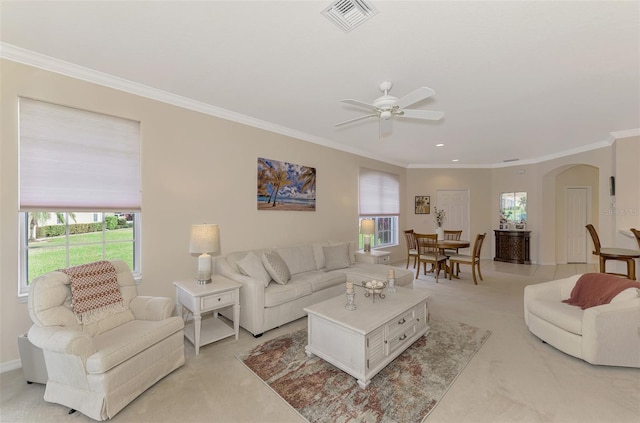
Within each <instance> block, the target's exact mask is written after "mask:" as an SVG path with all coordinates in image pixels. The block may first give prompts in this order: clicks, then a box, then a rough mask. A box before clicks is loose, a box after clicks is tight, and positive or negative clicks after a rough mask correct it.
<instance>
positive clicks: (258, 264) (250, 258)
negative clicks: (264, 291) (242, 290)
mask: <svg viewBox="0 0 640 423" xmlns="http://www.w3.org/2000/svg"><path fill="white" fill-rule="evenodd" d="M236 264H237V265H238V269H240V273H242V274H243V275H245V276H249V277H251V278H253V279H257V280H259V281H261V282H262V283H264V286H267V285H269V282H271V275H269V273H268V272H267V271H266V270H265V268H264V265H263V264H262V260H260V257H258V256H257V255H255V253H254V252H253V251H249V253H247V255H246V256H244V258H243V259H242V260H238V261H237V262H236Z"/></svg>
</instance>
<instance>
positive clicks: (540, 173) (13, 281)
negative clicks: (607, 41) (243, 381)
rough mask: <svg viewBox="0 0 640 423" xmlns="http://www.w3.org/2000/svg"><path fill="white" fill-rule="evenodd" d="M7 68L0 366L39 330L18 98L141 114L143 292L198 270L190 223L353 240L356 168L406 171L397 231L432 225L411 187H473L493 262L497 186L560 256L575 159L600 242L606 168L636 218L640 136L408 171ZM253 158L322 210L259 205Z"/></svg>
mask: <svg viewBox="0 0 640 423" xmlns="http://www.w3.org/2000/svg"><path fill="white" fill-rule="evenodd" d="M0 66H1V67H0V71H1V74H0V77H1V80H0V84H1V87H2V90H1V92H0V95H1V103H0V105H1V110H0V113H1V114H0V123H1V125H0V141H1V144H0V201H1V203H0V371H1V370H2V368H3V367H4V368H8V367H10V366H12V365H15V362H16V360H18V358H19V356H18V350H17V344H16V337H17V336H18V335H19V334H22V333H24V332H26V331H27V330H28V328H29V327H30V326H31V322H30V319H29V316H28V311H27V306H26V304H25V303H24V302H21V301H20V300H19V299H18V297H17V278H18V265H17V263H18V250H17V245H18V228H17V215H16V211H17V196H18V194H17V188H18V179H17V174H18V169H17V139H18V134H17V119H18V115H17V113H18V96H27V97H33V98H36V99H39V100H43V101H50V102H53V103H58V104H62V105H67V106H72V107H77V108H81V109H86V110H91V111H95V112H100V113H106V114H111V115H115V116H121V117H124V118H128V119H135V120H139V121H141V122H142V187H143V197H142V203H143V220H142V222H143V230H142V266H143V268H142V272H143V280H142V284H141V285H140V287H139V291H140V293H141V294H143V295H162V296H169V297H174V296H175V293H174V289H173V286H172V284H171V282H172V281H174V280H176V279H180V278H186V277H193V276H195V275H194V270H195V268H196V258H195V257H194V256H191V255H189V254H188V252H187V250H188V242H189V227H190V225H191V224H192V223H202V222H208V223H217V224H219V225H220V235H221V248H222V252H221V253H222V254H226V253H229V252H231V251H234V250H240V249H246V248H258V247H270V246H277V245H288V244H292V243H297V242H309V241H314V240H321V239H334V240H347V239H348V240H355V239H356V238H357V236H358V228H357V221H358V201H357V198H358V186H357V185H358V184H357V175H358V169H359V168H360V167H362V166H364V167H368V168H374V169H379V170H383V171H386V172H389V173H394V174H398V175H400V183H401V188H400V194H401V198H402V200H401V216H400V229H401V230H402V229H405V228H411V227H413V228H414V229H416V230H418V231H425V232H426V231H432V230H434V229H435V222H434V221H433V214H430V215H415V214H414V196H415V195H430V196H431V199H432V207H433V205H435V203H433V202H434V201H435V195H436V191H437V190H438V189H451V190H453V189H468V190H469V192H470V203H471V216H470V219H471V222H470V229H471V232H472V233H478V232H487V236H488V237H490V239H491V243H486V247H484V248H483V257H485V258H491V257H493V248H494V247H493V232H492V229H493V228H495V227H496V226H497V224H498V195H499V193H500V192H506V191H527V192H528V215H529V222H528V224H527V227H528V229H531V230H532V235H533V240H532V260H533V261H535V262H542V263H545V264H554V263H555V259H556V236H555V230H556V228H555V220H556V213H555V205H556V195H555V193H556V180H555V177H556V175H557V174H559V173H561V172H562V171H564V170H566V169H568V168H570V167H573V166H575V165H581V164H586V165H590V166H594V167H595V168H598V170H599V181H598V182H599V187H600V189H599V192H598V193H594V197H597V199H598V204H600V205H601V206H600V207H599V210H598V213H599V214H600V218H599V223H600V229H601V231H603V234H602V238H603V243H607V244H611V243H613V242H614V241H616V239H615V238H616V233H617V232H616V229H617V226H616V222H615V219H616V213H609V214H607V213H606V208H605V205H608V204H610V203H611V200H612V199H611V198H610V197H609V192H608V178H609V176H610V175H616V177H617V180H618V190H619V191H618V192H619V193H620V194H619V195H618V196H617V198H618V207H621V205H623V206H624V208H625V210H629V212H628V215H623V216H618V217H617V218H618V221H619V223H620V224H622V222H624V225H623V226H624V227H627V226H629V227H630V226H633V225H630V222H633V221H636V222H637V220H638V213H637V210H638V207H639V205H640V185H639V184H640V182H639V179H640V178H639V177H638V175H639V174H638V168H637V166H636V163H637V158H638V151H639V150H638V148H639V147H638V144H639V143H640V138H639V137H635V138H631V139H628V140H624V141H620V140H619V141H617V142H616V143H615V145H614V147H606V148H601V149H598V150H593V151H590V152H586V153H580V154H575V155H572V156H568V157H564V158H560V159H554V160H549V161H547V162H543V163H539V164H532V165H526V166H511V167H505V168H499V169H463V168H461V169H451V168H447V169H403V168H399V167H397V166H393V165H389V164H386V163H381V162H378V161H374V160H370V159H367V158H363V157H360V156H357V155H353V154H349V153H344V152H340V151H337V150H333V149H330V148H326V147H323V146H319V145H315V144H312V143H307V142H301V141H299V140H296V139H292V138H289V137H286V136H283V135H279V134H274V133H270V132H267V131H264V130H260V129H256V128H253V127H249V126H245V125H242V124H238V123H234V122H230V121H226V120H223V119H219V118H215V117H212V116H208V115H204V114H201V113H197V112H193V111H189V110H185V109H181V108H178V107H175V106H171V105H167V104H164V103H160V102H157V101H152V100H149V99H145V98H141V97H137V96H134V95H130V94H126V93H123V92H120V91H117V90H114V89H110V88H105V87H102V86H99V85H95V84H91V83H87V82H83V81H80V80H77V79H73V78H69V77H65V76H61V75H58V74H55V73H51V72H48V71H44V70H40V69H36V68H32V67H29V66H25V65H20V64H17V63H14V62H11V61H2V62H0ZM614 150H615V157H614ZM634 154H635V156H633V155H634ZM257 157H266V158H272V159H277V160H283V161H288V162H293V163H299V164H303V165H306V166H313V167H315V168H316V170H317V176H318V184H317V191H318V197H317V210H316V211H315V212H308V213H307V212H268V211H261V212H258V211H257V210H256V196H255V192H256V191H255V190H256V159H257ZM614 163H617V168H616V167H614V166H615V165H614ZM523 171H524V172H523ZM614 171H615V173H614ZM634 178H635V179H634ZM623 196H624V199H623V198H622V197H623ZM621 200H622V201H621ZM633 219H635V220H633ZM636 227H640V224H637V225H636ZM628 240H629V239H628V238H627V239H625V241H628ZM389 250H390V251H391V252H392V260H393V261H397V260H404V259H405V258H406V255H405V254H406V247H405V244H404V240H403V239H402V240H401V242H400V246H399V247H395V248H390V249H389ZM12 363H13V364H12Z"/></svg>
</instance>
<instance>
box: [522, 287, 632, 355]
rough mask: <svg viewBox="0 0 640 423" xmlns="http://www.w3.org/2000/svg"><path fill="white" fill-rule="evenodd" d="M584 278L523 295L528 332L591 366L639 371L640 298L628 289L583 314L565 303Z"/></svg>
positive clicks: (529, 289)
mask: <svg viewBox="0 0 640 423" xmlns="http://www.w3.org/2000/svg"><path fill="white" fill-rule="evenodd" d="M580 276H582V275H574V276H571V277H568V278H565V279H558V280H554V281H551V282H545V283H540V284H535V285H528V286H526V287H525V290H524V319H525V322H526V325H527V327H528V328H529V331H531V333H533V334H534V335H536V336H537V337H538V338H540V339H542V340H543V341H544V342H546V343H548V344H549V345H552V346H554V347H555V348H557V349H559V350H560V351H563V352H565V353H567V354H569V355H572V356H574V357H577V358H580V359H582V360H585V361H586V362H588V363H591V364H600V365H610V366H623V367H640V295H639V292H638V289H637V288H628V289H626V290H624V291H622V292H621V293H619V294H618V295H617V296H616V297H614V298H613V299H612V300H611V302H610V303H609V304H603V305H599V306H595V307H591V308H587V309H585V310H582V309H581V308H580V307H578V306H573V305H569V304H565V303H563V302H562V300H566V299H568V298H569V297H570V295H571V291H572V290H573V287H574V286H575V284H576V282H577V281H578V279H579V278H580Z"/></svg>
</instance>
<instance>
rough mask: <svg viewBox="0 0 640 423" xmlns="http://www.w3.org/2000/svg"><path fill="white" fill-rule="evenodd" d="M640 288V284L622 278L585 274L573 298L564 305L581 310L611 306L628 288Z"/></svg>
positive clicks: (572, 293)
mask: <svg viewBox="0 0 640 423" xmlns="http://www.w3.org/2000/svg"><path fill="white" fill-rule="evenodd" d="M634 287H635V288H640V282H636V281H632V280H629V279H624V278H620V277H618V276H614V275H608V274H606V273H585V274H584V275H582V276H580V279H578V282H576V285H575V286H574V287H573V290H572V291H571V296H570V297H569V299H567V300H563V301H562V302H563V303H567V304H569V305H575V306H579V307H580V308H581V309H583V310H584V309H586V308H590V307H595V306H599V305H602V304H609V302H610V301H611V300H612V299H613V297H615V296H616V295H618V294H619V293H621V292H622V291H624V290H625V289H627V288H634Z"/></svg>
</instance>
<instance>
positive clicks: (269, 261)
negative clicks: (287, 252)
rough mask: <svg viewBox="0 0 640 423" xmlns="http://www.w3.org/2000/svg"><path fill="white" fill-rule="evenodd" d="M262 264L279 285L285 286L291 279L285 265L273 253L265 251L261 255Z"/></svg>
mask: <svg viewBox="0 0 640 423" xmlns="http://www.w3.org/2000/svg"><path fill="white" fill-rule="evenodd" d="M262 263H263V264H264V268H265V269H267V272H269V274H270V275H271V277H272V278H273V280H274V281H276V282H277V283H279V284H280V285H286V284H287V282H289V280H290V279H291V272H289V268H288V267H287V263H285V262H284V260H282V257H280V256H279V255H278V253H276V252H275V251H265V252H264V253H262Z"/></svg>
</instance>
